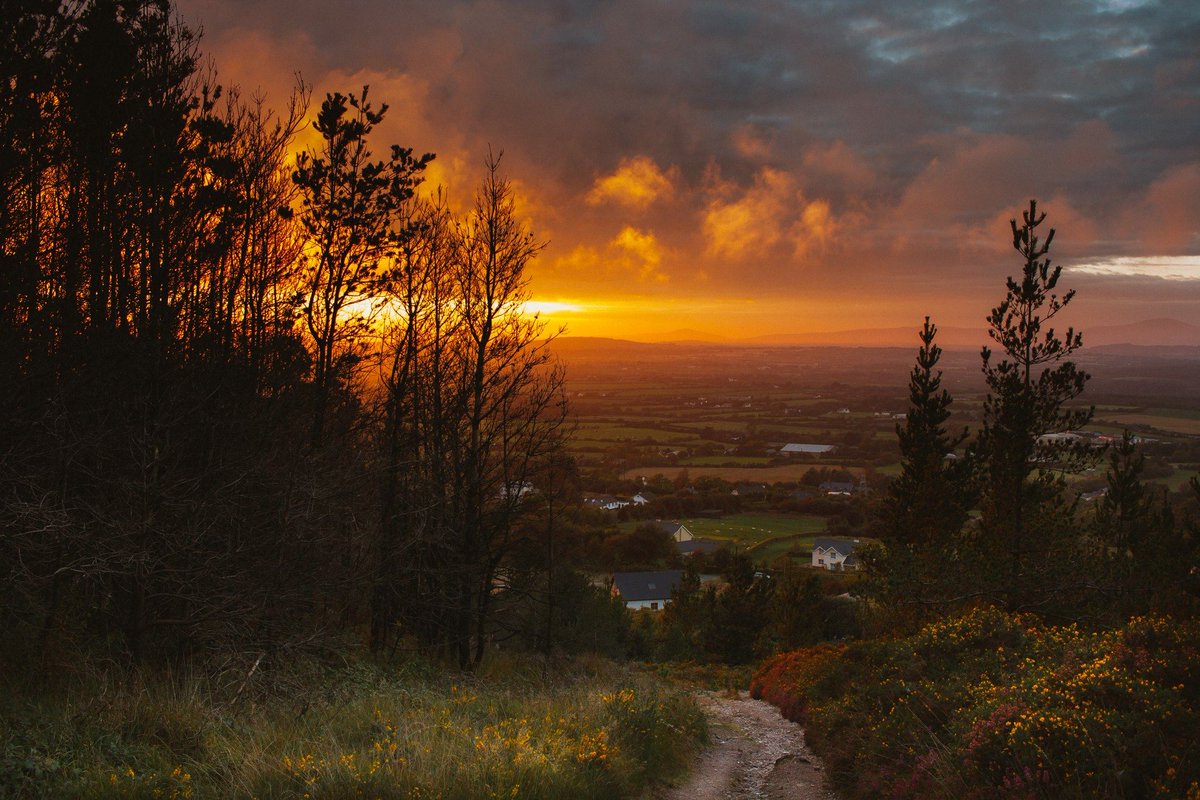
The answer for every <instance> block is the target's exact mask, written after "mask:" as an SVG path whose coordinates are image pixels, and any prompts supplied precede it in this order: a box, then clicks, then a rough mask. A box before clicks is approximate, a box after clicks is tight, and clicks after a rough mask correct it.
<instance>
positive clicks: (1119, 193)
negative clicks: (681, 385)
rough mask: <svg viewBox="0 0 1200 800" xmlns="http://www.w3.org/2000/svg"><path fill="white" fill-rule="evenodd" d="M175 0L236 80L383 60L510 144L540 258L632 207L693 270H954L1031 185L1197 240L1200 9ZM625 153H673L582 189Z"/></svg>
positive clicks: (361, 74) (1088, 229)
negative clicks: (747, 241)
mask: <svg viewBox="0 0 1200 800" xmlns="http://www.w3.org/2000/svg"><path fill="white" fill-rule="evenodd" d="M181 10H182V13H183V14H184V16H185V18H186V19H187V20H188V21H189V22H200V23H202V24H203V25H204V27H205V29H206V39H205V41H206V42H207V45H208V47H209V48H210V49H211V50H212V51H214V52H215V54H216V56H217V58H218V65H219V66H220V64H221V63H223V62H225V61H227V60H228V61H230V62H232V63H234V64H236V67H237V69H236V70H234V71H233V74H230V75H229V78H230V79H233V80H236V81H238V82H240V83H242V84H245V85H248V86H253V85H255V84H258V83H264V84H267V85H271V86H276V87H278V86H286V83H287V80H288V79H289V76H290V75H291V74H292V73H293V72H294V71H296V70H301V71H303V73H304V75H305V77H306V78H307V79H309V80H311V81H313V82H314V83H315V84H316V88H317V91H318V92H324V91H330V90H333V89H342V90H345V89H352V88H355V86H354V84H353V83H352V81H354V80H358V79H364V80H365V79H368V78H369V79H371V80H372V82H373V83H378V82H379V81H383V86H380V87H379V89H380V91H381V92H385V93H386V91H387V90H388V89H389V88H391V89H392V90H393V91H396V92H398V93H400V94H401V95H402V97H401V98H400V100H401V101H402V102H398V103H397V110H396V112H395V113H396V115H397V120H396V123H395V124H396V126H397V127H396V130H403V131H404V132H405V135H417V136H421V137H424V138H423V140H422V141H419V142H406V143H412V144H415V145H416V146H418V147H419V148H422V149H432V150H436V151H438V152H439V153H440V154H443V155H445V156H446V161H445V164H446V168H447V169H448V170H450V172H453V163H454V162H455V159H457V160H458V163H468V162H469V163H470V164H475V163H476V162H477V161H478V159H479V157H480V154H481V153H482V152H484V148H485V147H486V146H487V144H488V143H492V144H495V145H498V146H501V147H503V148H505V149H506V151H507V152H508V158H509V164H510V166H511V168H512V170H513V171H514V174H516V175H518V176H519V177H520V179H521V180H522V181H523V182H524V184H525V186H526V187H527V189H528V192H529V194H530V196H531V202H532V204H533V206H534V208H535V209H541V210H542V211H543V212H544V215H545V216H544V219H545V222H544V224H546V225H547V226H548V227H549V228H550V229H551V232H552V234H553V236H554V238H555V240H556V244H555V248H557V249H553V248H552V251H551V254H552V255H554V254H556V253H557V255H559V256H561V255H562V254H563V253H565V252H567V251H568V250H571V249H572V248H573V247H575V246H576V244H578V243H582V244H581V245H580V246H583V245H586V246H587V247H589V248H591V250H592V251H594V252H596V253H599V254H600V256H601V257H603V254H604V251H605V247H606V246H608V244H610V243H611V242H614V241H616V240H617V239H618V238H619V236H620V235H622V234H624V235H625V237H626V239H625V240H626V241H631V240H632V239H631V237H632V234H629V233H628V232H627V231H626V230H625V229H626V228H629V229H630V230H633V231H635V232H637V233H638V234H639V235H640V236H643V238H642V239H638V241H646V240H645V238H644V237H645V236H647V235H652V238H653V239H654V242H655V243H656V244H657V245H659V246H660V247H661V265H660V271H661V273H662V275H664V276H676V277H680V278H686V279H687V280H688V282H689V285H693V286H700V285H710V286H712V288H714V289H715V288H716V286H715V284H719V283H720V281H721V279H722V278H721V276H728V278H729V280H732V281H735V282H739V283H741V284H742V285H747V286H749V285H750V284H757V285H759V286H761V287H763V288H764V289H766V290H771V284H772V282H773V283H774V285H776V286H784V287H786V286H789V285H790V286H797V285H800V284H801V283H803V284H804V285H806V286H814V285H815V286H820V285H821V284H828V285H832V284H833V283H834V282H835V280H837V281H844V280H846V279H850V280H852V282H854V283H855V284H858V283H869V281H870V278H871V276H872V275H875V274H878V273H881V272H882V273H886V272H887V270H889V269H897V268H903V269H920V265H921V263H922V262H923V261H927V260H929V258H930V257H931V256H936V257H938V258H940V259H943V260H944V259H952V260H954V262H955V263H956V264H962V265H963V266H962V267H961V268H960V271H958V272H956V273H955V275H954V277H953V279H952V280H951V281H950V282H951V283H954V284H959V283H961V284H964V285H965V284H970V283H971V281H972V280H973V277H972V276H974V275H976V274H977V273H979V272H981V271H982V270H983V269H984V268H985V267H986V266H987V265H988V264H990V263H994V262H995V260H996V258H999V257H1002V256H1003V254H1004V246H1005V245H1004V242H1003V238H1004V236H1003V232H1004V221H1005V219H1006V218H1007V216H1008V215H1011V214H1012V213H1014V212H1015V211H1016V210H1017V207H1018V206H1019V204H1020V203H1022V202H1023V201H1024V199H1025V198H1027V197H1029V196H1033V195H1036V196H1038V197H1041V198H1043V199H1045V200H1046V201H1047V202H1048V203H1049V204H1050V206H1051V210H1052V213H1053V212H1054V211H1055V210H1057V211H1058V212H1059V214H1060V216H1059V217H1058V218H1057V219H1058V220H1060V226H1062V227H1064V229H1065V226H1066V225H1068V224H1069V225H1070V226H1071V228H1072V229H1073V230H1072V231H1071V232H1072V234H1073V237H1072V238H1071V241H1072V245H1071V247H1072V248H1073V253H1072V254H1073V255H1077V256H1079V257H1086V256H1087V255H1088V254H1089V253H1090V252H1091V253H1104V254H1108V253H1110V252H1112V253H1137V252H1140V251H1145V250H1147V248H1149V249H1150V250H1153V249H1154V248H1158V249H1159V250H1160V251H1162V252H1172V253H1196V252H1200V238H1198V233H1197V232H1198V230H1200V222H1198V220H1197V211H1196V209H1197V208H1200V179H1197V178H1196V174H1195V172H1196V165H1197V164H1200V44H1198V43H1200V5H1198V4H1192V3H1186V2H1174V1H1173V0H1164V1H1163V2H1138V0H1108V1H1107V2H1100V0H1093V1H1091V2H1084V1H1082V0H1080V1H1077V2H1056V3H1050V4H1045V3H1040V2H1039V3H1035V2H1024V1H1022V2H996V0H988V1H986V2H953V3H951V2H946V3H929V2H926V1H925V0H860V1H856V0H836V2H834V1H833V0H830V1H829V2H786V1H785V0H758V1H757V2H743V1H741V0H730V1H729V2H689V3H683V2H666V0H658V1H650V2H647V1H646V0H612V2H587V1H586V0H559V1H558V2H553V1H552V0H546V1H545V2H532V0H527V1H525V2H500V1H499V0H477V1H473V2H465V1H463V2H452V1H448V2H429V3H403V4H396V3H393V2H385V0H360V2H350V3H338V4H330V3H316V2H300V3H297V2H295V1H294V0H287V2H284V0H265V1H263V2H255V3H240V2H234V0H181ZM248 47H253V48H256V52H255V54H254V56H253V57H247V56H246V55H245V50H246V49H247V48H248ZM250 73H254V74H250ZM338 81H340V82H341V83H338V85H334V83H335V82H338ZM389 81H390V83H389ZM401 123H403V124H401ZM635 157H640V158H642V159H648V160H649V162H648V163H651V164H653V165H657V167H658V168H660V169H661V170H662V171H663V173H664V174H667V173H668V172H669V173H670V175H671V176H672V177H671V180H672V192H670V199H669V200H661V201H655V202H654V203H643V204H640V205H638V206H637V208H636V209H635V208H633V207H631V206H628V205H626V206H622V205H620V204H609V205H606V204H604V203H596V202H592V203H588V202H586V198H587V197H588V196H589V193H590V192H592V190H593V187H594V185H595V184H596V182H597V181H598V180H599V179H601V178H603V177H605V176H613V175H615V174H616V173H617V172H618V170H619V169H620V167H621V165H622V164H624V163H628V162H629V159H633V158H635ZM639 163H642V162H639ZM643 165H644V164H643ZM447 174H449V173H447ZM1179 204H1182V205H1183V209H1182V210H1180V208H1179V207H1178V205H1179ZM714 210H728V211H730V212H738V213H744V214H745V215H747V219H750V220H753V221H754V223H755V224H756V225H759V226H760V228H761V230H760V233H761V234H762V236H761V237H760V238H761V240H762V241H765V242H767V243H769V246H764V247H763V248H760V249H759V250H758V251H755V250H753V249H749V248H747V247H743V246H741V245H739V246H738V247H734V246H733V243H731V242H725V243H724V244H725V245H727V246H723V245H722V243H721V242H714V240H712V239H711V236H714V235H718V234H719V233H720V231H721V230H722V226H720V225H716V224H712V223H713V218H712V214H713V212H714ZM1164 215H1165V216H1164ZM771 226H774V227H771ZM850 231H853V233H854V235H853V237H850V236H849V235H848V233H849V232H850ZM914 232H919V235H916V234H915V233H914ZM705 237H710V238H707V239H706V238H705ZM997 238H998V239H999V244H998V245H997V244H992V243H989V240H995V239H997ZM1064 238H1066V237H1064ZM735 254H736V257H735ZM764 260H768V261H769V262H770V263H771V264H773V265H775V266H774V268H772V269H768V270H763V269H760V268H759V266H760V265H761V264H762V263H763V261H764ZM835 265H836V267H837V273H836V277H833V271H832V269H831V267H833V266H835ZM822 267H824V269H822ZM568 272H569V270H568ZM564 274H565V273H564ZM566 279H567V278H563V280H566ZM935 279H936V278H931V279H930V280H931V281H932V280H935ZM705 281H708V282H709V283H708V284H704V282H705ZM674 285H675V286H678V285H680V284H679V282H678V281H676V282H675V284H674Z"/></svg>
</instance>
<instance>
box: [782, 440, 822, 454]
mask: <svg viewBox="0 0 1200 800" xmlns="http://www.w3.org/2000/svg"><path fill="white" fill-rule="evenodd" d="M833 450H834V446H833V445H831V444H802V443H790V442H789V443H788V444H785V445H784V446H783V447H782V449H780V451H779V452H781V453H814V454H820V453H831V452H833Z"/></svg>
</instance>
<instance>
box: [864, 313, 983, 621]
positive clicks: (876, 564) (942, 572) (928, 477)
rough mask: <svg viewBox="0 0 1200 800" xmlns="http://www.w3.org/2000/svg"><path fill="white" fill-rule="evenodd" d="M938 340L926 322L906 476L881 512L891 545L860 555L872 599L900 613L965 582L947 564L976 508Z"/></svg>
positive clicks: (907, 430)
mask: <svg viewBox="0 0 1200 800" xmlns="http://www.w3.org/2000/svg"><path fill="white" fill-rule="evenodd" d="M936 335H937V326H936V325H934V324H933V323H932V322H930V320H929V317H926V318H925V324H924V326H923V327H922V329H921V332H920V334H919V336H920V338H921V348H920V349H919V350H918V351H917V360H916V364H915V365H914V366H913V369H912V372H911V373H910V375H909V381H908V395H909V409H908V414H907V416H906V417H905V420H904V425H903V426H900V425H897V426H896V435H897V437H898V438H899V442H900V454H901V461H900V463H901V467H900V469H901V471H900V475H899V477H897V478H896V480H895V481H893V482H892V484H891V486H890V487H889V489H888V493H887V496H886V497H885V498H884V499H883V501H882V503H881V506H880V512H881V513H880V517H881V520H880V522H881V528H882V530H881V531H880V533H881V538H882V539H883V540H884V541H883V543H880V544H875V545H871V546H868V547H865V548H863V551H862V552H861V553H860V558H861V559H862V562H863V566H864V569H865V571H866V573H867V575H868V586H869V591H870V592H871V593H873V594H875V595H877V596H879V597H880V598H881V599H884V600H885V601H888V602H890V603H891V604H893V605H895V604H906V603H911V602H914V601H916V602H921V603H928V602H936V601H937V599H938V598H941V597H944V596H946V595H947V590H948V588H949V584H950V583H951V582H953V581H954V580H956V579H958V578H960V577H961V575H960V574H959V571H957V570H948V569H946V560H947V559H948V558H951V557H952V555H953V553H954V551H955V545H956V542H955V540H956V538H957V537H958V534H959V533H960V531H961V530H962V526H963V523H965V522H966V520H967V509H968V508H969V507H970V506H971V503H972V502H973V497H972V492H971V482H970V479H969V478H970V476H969V470H968V465H967V462H966V461H965V460H963V459H960V458H958V457H957V455H956V454H955V452H954V451H955V449H956V448H958V447H959V446H960V445H962V443H963V442H964V441H965V440H966V438H967V431H966V429H963V430H962V431H960V432H959V433H954V434H952V433H950V431H949V430H948V428H947V427H946V423H947V421H948V420H949V419H950V404H951V401H952V398H951V396H950V392H949V391H947V390H946V389H944V388H942V373H941V370H938V369H937V364H938V361H939V360H940V358H941V355H942V349H941V348H940V347H938V346H937V345H936V344H934V338H935V337H936ZM935 554H936V555H935ZM918 616H920V615H918Z"/></svg>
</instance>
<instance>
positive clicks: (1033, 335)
mask: <svg viewBox="0 0 1200 800" xmlns="http://www.w3.org/2000/svg"><path fill="white" fill-rule="evenodd" d="M1045 216H1046V215H1045V214H1044V213H1039V212H1038V210H1037V204H1036V202H1034V201H1032V200H1031V201H1030V203H1029V209H1028V210H1027V211H1025V212H1023V214H1022V223H1021V224H1020V225H1018V224H1017V221H1016V220H1015V219H1014V220H1012V222H1011V226H1012V234H1013V248H1014V249H1015V250H1016V251H1017V252H1018V253H1019V254H1020V255H1021V257H1022V259H1023V262H1024V263H1023V265H1022V270H1021V274H1020V276H1019V277H1018V278H1015V279H1014V278H1012V277H1009V278H1008V280H1007V289H1008V292H1007V295H1006V296H1005V298H1004V299H1003V300H1002V301H1001V302H1000V304H999V305H997V306H996V307H995V308H994V309H992V312H991V314H990V315H989V316H988V326H989V327H988V335H989V336H990V337H991V338H992V340H993V341H994V342H996V344H997V345H998V346H999V347H1000V349H1001V352H1002V355H1001V358H1000V360H999V361H993V359H992V351H991V350H990V349H989V348H986V347H985V348H984V349H983V352H982V358H983V374H984V379H985V381H986V383H987V388H988V395H987V397H986V399H985V400H984V406H983V426H982V429H981V430H980V433H979V437H978V439H977V440H976V442H975V443H974V445H973V447H972V455H973V458H974V459H975V462H976V464H977V465H978V470H979V480H980V491H981V498H982V503H981V510H982V517H981V520H980V532H979V539H980V544H981V545H982V550H983V552H985V553H986V556H985V558H986V559H987V560H990V561H991V563H992V564H993V567H994V569H995V570H996V573H997V574H996V578H997V579H998V581H997V583H996V584H995V585H996V586H997V588H998V589H999V591H1000V592H1001V593H1002V594H1003V596H1004V597H1005V598H1006V602H1007V604H1008V605H1009V607H1010V608H1027V607H1031V606H1034V605H1042V604H1045V603H1046V602H1048V601H1049V600H1050V598H1051V597H1052V596H1053V595H1054V594H1055V593H1056V591H1057V588H1056V587H1057V586H1059V585H1060V584H1062V583H1063V580H1062V577H1063V576H1062V570H1063V568H1064V566H1065V565H1067V564H1069V563H1071V562H1072V560H1073V559H1071V558H1070V551H1071V550H1072V548H1073V547H1074V546H1075V536H1074V533H1073V529H1074V526H1073V525H1072V524H1071V520H1070V515H1069V513H1068V510H1067V509H1066V508H1065V504H1064V503H1063V502H1062V496H1063V489H1064V481H1063V478H1062V472H1063V470H1064V469H1070V468H1073V467H1077V466H1078V465H1079V464H1081V463H1083V462H1085V461H1086V460H1087V459H1088V454H1087V449H1086V448H1085V447H1080V446H1078V445H1074V444H1071V443H1066V442H1048V441H1047V440H1046V439H1044V438H1043V437H1045V436H1046V435H1047V434H1058V433H1065V432H1068V431H1071V430H1073V429H1077V428H1080V427H1081V426H1083V425H1085V424H1087V422H1088V421H1089V420H1090V419H1091V417H1092V411H1091V409H1090V408H1089V409H1072V408H1068V407H1067V404H1068V403H1069V402H1071V401H1072V400H1074V399H1075V398H1077V397H1078V396H1079V395H1080V394H1081V393H1082V392H1083V389H1084V386H1085V384H1086V383H1087V380H1088V375H1087V373H1086V372H1083V371H1081V370H1079V369H1078V368H1077V367H1076V366H1075V364H1074V363H1072V362H1071V361H1069V360H1066V359H1068V358H1069V357H1070V356H1071V354H1072V353H1074V352H1075V351H1076V350H1077V349H1079V348H1080V347H1081V346H1082V344H1083V337H1082V335H1081V334H1080V333H1077V332H1076V331H1075V330H1074V329H1072V328H1068V329H1067V331H1066V334H1065V335H1064V336H1061V337H1060V336H1058V335H1057V334H1056V333H1055V331H1054V329H1053V328H1052V327H1048V326H1047V323H1049V322H1051V321H1052V320H1053V319H1054V318H1055V317H1057V316H1058V315H1059V313H1060V312H1061V311H1062V310H1063V309H1064V308H1066V306H1067V305H1068V304H1069V303H1070V302H1071V300H1072V298H1073V297H1074V296H1075V292H1074V291H1068V292H1066V293H1064V294H1061V295H1060V294H1058V293H1057V286H1058V281H1059V277H1060V276H1061V274H1062V267H1061V266H1053V265H1052V264H1051V260H1050V258H1049V252H1050V244H1051V242H1052V241H1053V239H1054V230H1053V229H1050V231H1049V233H1048V234H1047V235H1046V238H1045V241H1044V242H1043V241H1042V240H1041V238H1040V237H1039V236H1038V234H1037V232H1036V231H1037V228H1038V226H1040V225H1041V224H1042V222H1043V221H1044V220H1045Z"/></svg>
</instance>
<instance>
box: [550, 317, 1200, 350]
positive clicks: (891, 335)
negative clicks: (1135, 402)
mask: <svg viewBox="0 0 1200 800" xmlns="http://www.w3.org/2000/svg"><path fill="white" fill-rule="evenodd" d="M566 338H567V339H574V338H591V337H566ZM645 341H649V342H653V343H656V344H666V343H672V344H728V345H743V346H757V347H788V346H792V347H797V346H799V347H804V346H809V347H813V346H817V347H819V346H837V347H914V348H915V347H917V345H918V340H917V328H916V327H898V328H856V329H853V330H846V331H821V332H817V333H773V334H767V335H765V336H753V337H750V338H731V337H726V336H719V335H717V334H714V333H711V332H708V331H701V330H693V329H681V330H675V331H669V332H667V333H663V334H659V335H657V336H654V337H653V338H652V339H648V340H645ZM937 342H938V344H940V345H941V346H942V347H955V348H958V347H969V348H975V347H981V346H983V345H985V344H987V343H988V337H987V332H986V331H985V330H984V329H983V328H955V327H941V326H939V327H938V337H937ZM1083 342H1084V345H1085V346H1086V347H1102V346H1109V345H1138V346H1145V347H1155V346H1171V347H1200V325H1194V324H1192V323H1190V322H1184V321H1182V320H1178V319H1171V318H1167V317H1160V318H1157V319H1148V320H1142V321H1140V322H1129V323H1124V324H1121V325H1093V326H1090V327H1084V328H1083ZM630 343H631V344H632V342H630Z"/></svg>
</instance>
